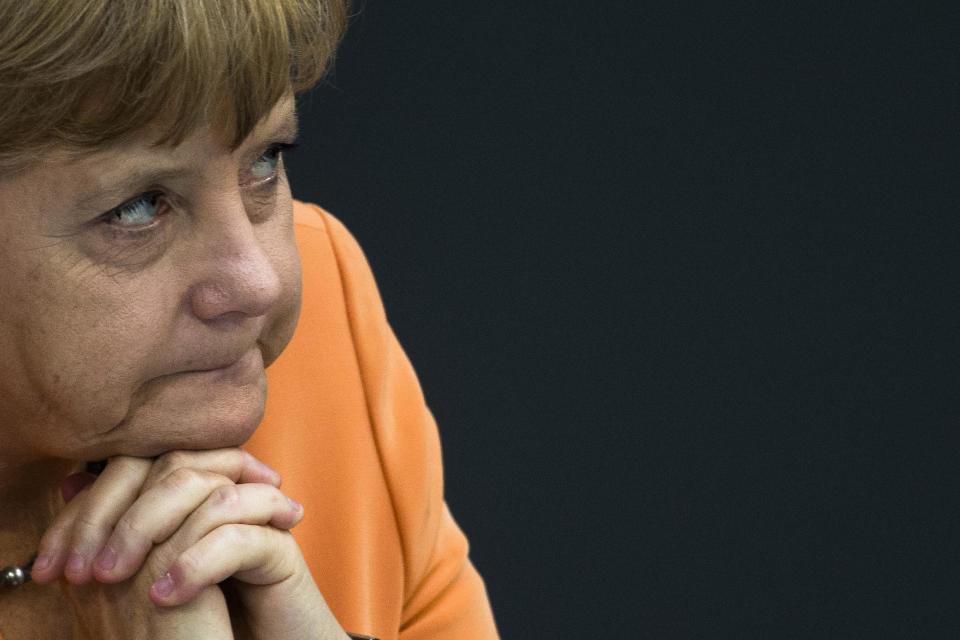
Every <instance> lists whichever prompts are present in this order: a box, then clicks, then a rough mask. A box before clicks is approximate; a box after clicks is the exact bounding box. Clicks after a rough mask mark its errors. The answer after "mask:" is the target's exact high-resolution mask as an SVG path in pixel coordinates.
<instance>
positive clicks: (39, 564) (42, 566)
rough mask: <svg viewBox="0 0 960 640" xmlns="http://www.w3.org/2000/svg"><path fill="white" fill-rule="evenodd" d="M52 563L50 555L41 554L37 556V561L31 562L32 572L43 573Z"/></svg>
mask: <svg viewBox="0 0 960 640" xmlns="http://www.w3.org/2000/svg"><path fill="white" fill-rule="evenodd" d="M52 562H53V554H52V553H47V552H44V553H41V554H40V555H38V556H37V559H36V560H34V561H33V570H34V571H44V570H46V569H48V568H50V563H52Z"/></svg>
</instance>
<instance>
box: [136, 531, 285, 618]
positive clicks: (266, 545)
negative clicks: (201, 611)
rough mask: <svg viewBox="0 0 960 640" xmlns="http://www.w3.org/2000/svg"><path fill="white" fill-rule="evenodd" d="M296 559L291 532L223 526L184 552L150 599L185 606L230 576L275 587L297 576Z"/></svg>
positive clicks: (151, 591) (151, 594) (156, 587)
mask: <svg viewBox="0 0 960 640" xmlns="http://www.w3.org/2000/svg"><path fill="white" fill-rule="evenodd" d="M298 559H299V556H298V551H297V546H296V543H295V542H294V541H293V536H291V535H290V533H289V532H286V531H279V530H278V529H274V528H272V527H263V526H256V525H246V524H232V525H225V526H223V527H219V528H217V529H215V530H214V531H212V532H211V533H210V534H208V535H207V536H206V537H204V538H203V539H201V540H200V541H198V542H197V543H196V544H195V545H193V546H192V547H190V548H189V549H187V550H186V551H184V552H183V553H182V554H181V555H180V556H179V557H178V558H177V560H176V561H175V562H174V563H173V564H172V565H171V567H170V570H169V571H168V572H167V573H166V574H165V575H164V576H163V577H161V578H160V579H159V580H157V581H156V582H155V583H154V584H153V586H151V587H150V599H151V600H152V601H153V602H154V603H155V604H158V605H160V606H174V605H179V604H183V603H186V602H189V601H190V600H192V599H193V598H194V597H196V595H197V594H198V593H200V591H201V590H203V589H204V588H205V587H208V586H210V585H213V584H217V583H219V582H222V581H223V580H226V579H227V578H229V577H230V576H234V577H236V578H237V579H238V580H241V581H243V582H249V583H251V584H259V585H266V584H276V583H278V582H282V581H283V580H286V579H288V578H290V577H291V576H293V575H294V574H295V573H296V571H297V568H298V566H299V562H298Z"/></svg>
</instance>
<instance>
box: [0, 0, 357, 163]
mask: <svg viewBox="0 0 960 640" xmlns="http://www.w3.org/2000/svg"><path fill="white" fill-rule="evenodd" d="M347 1H348V0H0V172H12V171H16V170H17V169H20V168H23V167H24V166H26V165H29V164H30V163H31V161H32V160H33V159H35V158H37V157H38V156H39V155H40V154H41V153H42V152H44V151H45V150H47V149H50V148H53V147H67V148H72V149H75V150H93V149H99V148H104V147H105V146H109V145H111V144H116V143H119V142H121V141H122V140H123V139H124V138H125V137H127V136H128V135H131V134H135V133H137V132H139V131H141V130H143V128H144V127H146V126H148V125H155V126H157V136H156V139H155V140H154V142H155V144H158V145H175V144H178V143H179V142H181V141H182V140H183V139H184V138H185V137H187V136H188V135H189V134H190V133H191V132H193V131H195V130H196V129H197V128H198V127H199V126H201V125H215V126H217V127H220V128H221V131H222V132H223V133H225V134H226V135H227V136H228V137H229V139H231V140H232V144H233V145H234V146H238V145H239V144H240V143H241V142H242V141H243V139H244V138H246V136H247V135H248V134H249V133H250V131H251V130H252V129H253V128H254V126H255V125H256V124H257V122H259V121H260V120H261V119H262V118H263V117H264V116H265V115H266V114H267V113H268V112H269V111H270V109H271V108H272V107H273V106H274V105H275V104H276V103H277V102H278V101H279V100H280V99H281V98H282V97H283V96H284V95H285V94H287V93H288V92H290V91H293V92H294V93H300V92H302V91H305V90H306V89H309V88H310V87H312V86H313V85H315V84H316V83H317V82H318V81H319V80H320V79H321V78H322V76H323V74H324V72H325V71H326V69H327V67H328V65H329V64H330V62H331V60H332V59H333V55H334V51H335V49H336V45H337V43H338V41H339V39H340V37H341V35H342V34H343V31H344V28H345V23H346V11H347V6H346V5H347ZM0 177H2V175H0Z"/></svg>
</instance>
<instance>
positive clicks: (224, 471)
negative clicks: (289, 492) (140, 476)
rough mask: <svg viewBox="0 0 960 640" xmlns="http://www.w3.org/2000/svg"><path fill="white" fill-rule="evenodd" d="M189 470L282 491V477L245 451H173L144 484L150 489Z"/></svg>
mask: <svg viewBox="0 0 960 640" xmlns="http://www.w3.org/2000/svg"><path fill="white" fill-rule="evenodd" d="M184 467H189V468H193V469H203V470H205V471H210V472H212V473H218V474H220V475H222V476H225V477H227V478H230V479H231V480H232V481H234V482H239V483H246V482H259V483H263V484H271V485H273V486H275V487H279V486H280V483H281V478H280V474H279V473H277V472H276V470H274V469H272V468H271V467H269V466H267V465H266V464H264V463H263V462H261V461H260V460H258V459H257V458H256V457H254V456H253V455H252V454H250V453H248V452H246V451H244V450H243V449H237V448H231V449H213V450H209V451H171V452H170V453H165V454H164V455H162V456H160V457H159V458H157V460H156V461H155V462H154V465H153V468H152V469H151V470H150V475H149V476H148V478H147V481H146V483H145V484H144V490H146V489H149V488H150V487H152V486H154V485H155V484H157V483H158V482H160V481H162V480H163V478H165V477H166V476H168V475H170V474H171V473H173V472H174V471H176V470H177V469H181V468H184Z"/></svg>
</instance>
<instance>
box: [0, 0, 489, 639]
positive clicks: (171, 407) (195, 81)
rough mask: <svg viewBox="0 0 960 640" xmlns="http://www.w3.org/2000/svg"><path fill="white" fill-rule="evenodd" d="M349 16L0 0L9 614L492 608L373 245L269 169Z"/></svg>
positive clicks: (401, 624) (182, 620)
mask: <svg viewBox="0 0 960 640" xmlns="http://www.w3.org/2000/svg"><path fill="white" fill-rule="evenodd" d="M344 21H345V7H344V5H343V3H342V0H243V1H241V0H237V1H236V2H222V1H216V0H125V1H124V2H116V1H115V0H16V1H14V0H0V97H2V99H3V103H4V109H2V110H0V246H2V247H3V249H2V252H0V268H2V272H3V276H2V278H0V303H2V304H0V325H2V331H0V410H2V413H0V505H2V517H0V566H6V565H10V567H12V568H11V569H10V570H9V571H8V572H7V575H6V576H5V577H3V578H2V579H3V581H4V584H5V586H3V587H0V638H3V640H20V639H21V638H71V637H72V638H80V637H91V638H93V637H96V638H157V639H161V640H166V639H169V638H191V639H195V638H231V637H237V638H315V639H333V638H338V639H342V638H346V637H348V631H349V632H350V633H353V634H369V635H371V636H376V637H379V638H381V639H383V640H386V639H388V638H403V639H404V640H417V639H420V638H458V639H462V638H467V639H471V638H477V639H481V638H482V639H486V638H496V637H497V634H496V630H495V627H494V623H493V618H492V615H491V613H490V609H489V604H488V602H487V598H486V594H485V590H484V586H483V582H482V580H481V579H480V577H479V576H478V574H477V573H476V571H475V570H474V568H473V567H472V565H471V563H470V561H469V559H468V558H467V543H466V540H465V538H464V536H463V534H462V533H461V532H460V530H459V529H458V527H457V525H456V523H455V522H454V521H453V519H452V517H451V516H450V513H449V511H448V510H447V509H446V506H445V504H444V502H443V494H442V470H441V467H440V453H439V443H438V439H437V431H436V426H435V424H434V423H433V420H432V417H431V415H430V412H429V410H428V409H427V407H426V405H425V404H424V401H423V397H422V395H421V393H420V389H419V386H418V384H417V381H416V377H415V375H414V373H413V370H412V368H411V367H410V364H409V362H408V361H407V359H406V357H405V355H404V354H403V351H402V349H401V348H400V346H399V344H398V343H397V342H396V339H395V337H394V336H393V334H392V332H391V331H390V328H389V325H388V324H387V321H386V317H385V315H384V311H383V307H382V304H381V302H380V299H379V296H378V294H377V290H376V286H375V283H374V280H373V276H372V274H371V272H370V269H369V266H368V265H367V263H366V260H365V259H364V256H363V253H362V251H361V250H360V248H359V247H358V246H357V244H356V242H355V241H354V239H353V238H352V237H351V235H350V234H349V232H348V231H347V230H346V229H345V228H344V227H343V225H342V224H340V223H339V221H337V220H336V219H335V218H334V217H332V216H331V215H330V214H328V213H326V212H324V211H323V210H322V209H320V208H319V207H316V206H313V205H307V204H304V203H299V202H296V201H294V200H293V199H292V197H291V194H290V189H289V185H288V184H287V182H286V178H285V175H284V171H283V154H284V151H285V150H287V149H289V148H290V147H291V146H292V145H293V142H294V139H295V137H296V115H295V110H294V101H293V96H294V95H295V94H296V93H297V92H300V91H304V90H306V89H307V88H309V87H311V86H312V85H314V84H315V83H316V82H317V80H318V79H319V78H320V77H321V75H322V73H323V71H324V69H325V68H326V66H327V64H328V62H329V60H330V59H331V57H332V54H333V51H334V48H335V45H336V43H337V41H338V39H339V37H340V35H341V32H342V29H343V26H344ZM301 258H302V264H301ZM281 354H282V355H281ZM267 367H270V369H269V372H268V371H267ZM268 386H269V389H270V393H269V396H268V395H267V388H268ZM254 431H256V433H254ZM91 461H106V465H105V467H104V468H103V470H102V472H101V473H99V475H95V473H92V472H90V469H92V468H90V467H88V466H87V464H88V463H89V462H91ZM101 466H102V465H101ZM281 482H282V483H283V484H282V488H281ZM34 557H35V561H33V562H32V566H31V560H30V559H31V558H34Z"/></svg>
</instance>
